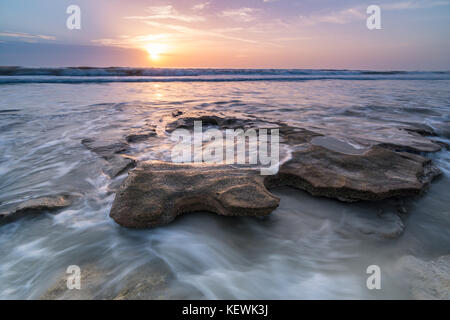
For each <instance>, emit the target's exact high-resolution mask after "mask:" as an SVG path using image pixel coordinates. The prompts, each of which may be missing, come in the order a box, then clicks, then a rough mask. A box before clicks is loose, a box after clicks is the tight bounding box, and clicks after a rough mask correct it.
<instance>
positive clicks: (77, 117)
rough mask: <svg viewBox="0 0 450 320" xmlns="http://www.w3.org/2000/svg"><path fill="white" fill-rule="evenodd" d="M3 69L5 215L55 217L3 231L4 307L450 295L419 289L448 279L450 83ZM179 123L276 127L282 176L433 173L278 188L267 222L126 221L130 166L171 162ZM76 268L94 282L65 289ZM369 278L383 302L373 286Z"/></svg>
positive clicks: (334, 75) (0, 109)
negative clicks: (121, 215) (313, 171)
mask: <svg viewBox="0 0 450 320" xmlns="http://www.w3.org/2000/svg"><path fill="white" fill-rule="evenodd" d="M0 69H1V72H0V74H1V76H0V96H1V97H2V99H0V146H1V150H2V152H1V153H0V212H6V211H8V210H11V208H14V207H15V206H17V205H20V204H23V203H24V202H26V201H29V200H32V199H40V198H43V197H47V198H46V200H45V201H46V202H45V204H46V205H47V209H49V208H51V209H52V211H50V210H46V209H44V210H35V211H39V212H33V214H26V215H23V216H20V217H18V218H17V219H16V218H15V217H14V219H11V221H4V222H5V223H2V225H0V242H1V243H2V246H1V248H0V298H1V299H80V298H83V299H197V298H198V299H420V298H448V292H449V291H448V286H447V287H445V286H446V285H448V282H446V281H442V282H440V283H439V284H438V285H437V287H434V286H435V285H436V284H434V283H432V281H431V282H430V281H426V279H427V276H428V277H430V278H433V279H434V278H436V274H438V275H439V277H443V278H442V279H448V274H446V273H445V270H447V269H445V268H446V266H448V258H445V257H446V256H447V257H448V255H449V254H450V232H449V230H450V206H449V197H448V190H449V186H450V177H449V173H450V162H449V159H450V154H449V151H448V145H449V143H450V108H449V105H450V74H449V73H448V72H368V71H348V70H297V69H292V70H236V69H220V70H219V69H206V70H203V69H130V68H122V69H117V68H116V69H107V68H105V69H101V68H97V69H89V68H87V69H82V68H78V69H76V68H75V69H70V68H53V69H41V70H39V72H37V71H36V70H33V69H26V68H22V69H21V68H16V69H14V68H12V69H11V68H10V69H8V70H7V69H5V68H3V69H2V68H0ZM183 119H184V120H183ZM187 119H191V120H192V121H191V122H192V123H193V121H194V119H196V120H202V119H203V123H204V125H205V129H208V128H213V129H218V130H221V131H224V130H225V129H226V128H231V127H232V126H233V125H234V123H237V125H236V127H237V126H239V127H241V126H242V127H244V128H245V126H246V125H247V124H248V123H251V125H256V126H258V124H259V123H264V125H267V124H269V127H271V128H275V127H277V128H278V127H279V128H281V129H280V131H281V136H280V137H281V143H280V154H279V161H280V166H281V168H283V166H282V165H283V164H286V163H289V161H291V162H292V161H293V159H294V160H295V159H296V158H295V156H293V155H295V154H296V153H295V152H306V151H305V150H311V149H308V148H311V146H313V147H315V148H322V149H323V150H325V151H324V152H325V154H326V155H328V154H329V153H330V152H333V154H334V153H337V154H341V155H346V156H349V157H350V156H351V157H354V158H357V159H359V157H360V156H361V155H363V154H366V153H367V152H368V151H370V150H372V148H374V147H375V148H377V147H379V148H383V152H392V157H395V156H396V155H397V154H398V153H405V154H407V156H406V157H410V158H411V159H414V161H419V159H426V161H430V162H429V165H430V166H431V165H432V166H433V168H434V167H435V168H436V170H439V173H440V174H439V175H438V174H436V176H434V175H433V177H432V178H433V179H431V178H430V179H429V180H430V181H426V183H425V181H424V183H423V185H422V184H421V185H420V186H419V187H418V188H417V190H416V189H414V190H413V192H411V193H407V192H406V193H405V194H401V193H395V192H392V194H388V196H384V195H383V196H379V194H381V192H380V193H379V194H378V195H376V196H373V195H372V194H371V195H370V196H366V193H364V192H360V193H352V192H350V193H335V192H334V193H333V192H319V191H317V189H315V188H308V187H303V188H301V187H297V188H294V187H292V184H291V185H287V184H283V183H279V181H278V182H277V183H273V186H271V187H270V188H268V189H270V190H268V191H267V192H270V195H269V196H270V197H273V198H271V199H272V200H273V199H279V202H277V203H276V206H275V204H272V203H269V204H268V205H267V206H268V207H270V212H266V211H264V214H251V215H253V216H250V217H245V216H227V214H228V211H227V212H225V213H227V214H225V215H224V214H214V213H212V212H206V210H184V211H186V212H184V211H183V210H180V212H179V213H178V212H177V214H176V215H175V216H174V217H173V219H172V220H170V223H169V222H168V221H165V220H164V221H163V222H164V223H163V222H161V223H160V221H158V225H151V227H152V228H143V229H130V228H127V227H126V226H123V225H121V224H120V223H116V221H115V220H114V219H113V218H112V217H111V216H110V214H111V211H112V207H113V202H114V201H115V198H116V193H117V192H118V190H122V189H119V188H121V185H123V183H124V181H125V180H126V179H127V177H128V175H129V172H130V170H133V168H134V167H136V166H139V164H140V163H143V162H145V161H163V162H165V163H171V151H172V148H173V146H174V144H175V142H174V141H172V140H171V138H170V137H171V131H170V130H169V129H168V128H172V129H176V128H181V127H182V128H185V129H186V130H191V129H192V128H191V127H190V125H191V123H190V122H188V120H187ZM211 119H215V120H214V121H211ZM230 119H235V120H234V121H235V122H232V121H231V120H230ZM206 120H208V121H206ZM226 121H228V122H226ZM224 123H225V124H224ZM283 128H290V129H291V128H296V129H301V130H303V131H302V136H301V139H300V138H298V135H295V134H294V135H292V134H291V131H288V130H285V131H283V130H282V129H283ZM283 132H284V134H285V135H284V136H283ZM286 132H288V133H286ZM305 132H308V135H305ZM305 137H306V138H305ZM292 141H294V142H292ZM121 143H123V144H121ZM105 146H106V147H107V148H105ZM111 146H113V148H112V147H111ZM322 149H320V150H322ZM327 152H328V153H327ZM318 154H319V155H320V154H321V153H318ZM317 157H319V156H317ZM392 157H390V156H389V157H388V158H390V159H391V158H392ZM314 159H316V158H314ZM323 159H324V158H323ZM351 159H353V158H351ZM408 159H409V158H408ZM319 160H320V157H319ZM311 161H312V160H311ZM314 161H315V160H314ZM399 161H402V160H401V159H400V158H399ZM411 161H412V160H411ZM420 161H422V160H420ZM423 161H425V160H423ZM319 162H320V161H319ZM369 162H370V158H369ZM330 163H331V160H330ZM400 163H402V162H400ZM424 163H425V162H424ZM427 163H428V162H427ZM200 165H202V164H200ZM205 167H206V164H205ZM330 167H331V164H330V165H328V166H327V168H330ZM134 170H136V169H134ZM236 170H237V169H236ZM321 170H322V169H317V171H318V172H321ZM330 170H331V169H330ZM333 170H334V171H333ZM333 170H331V171H330V172H332V173H331V174H334V172H336V170H335V169H333ZM374 170H377V167H376V166H374V167H373V168H372V169H370V171H368V172H369V173H368V174H371V173H372V172H374ZM389 170H392V172H391V175H390V177H392V176H393V175H394V174H397V173H398V171H395V170H394V168H393V167H385V168H384V171H389ZM233 172H234V171H233ZM232 174H234V173H232ZM408 174H409V172H408ZM386 176H389V174H387V175H386ZM408 177H409V176H408ZM301 178H304V177H303V176H302V177H301ZM258 179H259V178H258ZM305 179H306V178H305ZM258 181H259V180H258ZM258 183H259V182H258ZM265 183H266V186H267V184H268V183H267V181H266V182H265ZM200 184H201V182H200ZM381 184H383V183H381ZM166 186H167V185H166ZM164 187H165V186H164V185H157V186H156V188H158V190H159V189H162V188H164ZM408 187H409V185H408ZM367 188H368V187H367ZM335 189H339V188H337V187H336V188H335ZM406 189H407V188H406ZM419 189H420V190H419ZM422 189H423V190H422ZM258 190H259V189H258ZM408 190H409V189H408ZM206 191H207V190H206ZM206 191H204V190H203V191H202V192H205V193H206ZM214 191H216V190H215V189H214ZM219 191H220V192H221V190H219ZM363 191H365V190H363ZM416 191H417V192H416ZM419 191H420V192H419ZM263 192H264V193H265V192H266V190H263ZM408 192H409V191H408ZM374 194H375V193H374ZM55 197H59V198H55ZM55 199H56V200H55ZM357 200H362V201H357ZM35 207H39V206H38V205H36V204H35ZM193 207H195V206H193ZM212 209H214V208H212ZM188 211H189V212H188ZM191 211H195V212H191ZM208 211H211V210H208ZM212 211H214V210H212ZM244 211H245V210H244ZM223 212H224V211H223ZM223 212H222V213H223ZM233 212H236V211H233ZM255 212H256V211H255ZM261 212H262V211H261ZM181 213H183V214H181ZM230 215H231V214H230ZM239 215H243V214H241V211H239ZM249 215H250V214H249ZM149 226H150V225H149ZM443 257H444V258H443ZM430 264H432V265H433V266H435V268H434V269H433V268H431V269H432V270H431V271H430V268H429V266H430ZM70 265H77V266H79V267H80V268H81V270H82V271H83V270H84V271H85V272H84V273H83V277H85V278H82V283H83V279H84V280H86V279H87V280H88V281H87V283H89V285H88V286H86V287H83V289H82V290H77V291H76V292H75V291H67V290H63V289H62V288H65V281H64V277H65V275H66V269H67V267H68V266H70ZM371 265H377V266H379V267H380V269H381V271H382V280H381V286H382V290H368V289H367V286H366V279H367V277H368V274H367V272H366V271H367V268H368V266H371ZM436 266H444V267H442V269H440V268H438V267H436ZM442 270H444V271H442ZM433 272H434V273H435V274H433ZM430 273H431V274H430ZM417 274H420V275H421V276H420V277H421V278H420V279H421V280H420V281H419V280H418V276H417ZM446 277H447V278H446ZM424 279H425V280H424ZM445 288H447V289H445ZM430 292H432V293H433V294H434V296H433V294H431V293H430Z"/></svg>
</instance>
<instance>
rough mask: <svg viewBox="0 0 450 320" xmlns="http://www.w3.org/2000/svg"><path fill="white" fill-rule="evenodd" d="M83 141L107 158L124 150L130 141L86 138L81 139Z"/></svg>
mask: <svg viewBox="0 0 450 320" xmlns="http://www.w3.org/2000/svg"><path fill="white" fill-rule="evenodd" d="M81 143H82V144H83V145H84V146H85V147H86V148H88V149H89V150H91V151H92V152H95V153H97V154H98V155H100V156H101V157H103V158H105V159H107V158H108V157H111V156H112V155H114V154H117V153H121V152H124V151H126V150H127V149H128V147H129V146H128V143H126V142H125V141H111V140H96V139H91V138H86V139H83V140H81Z"/></svg>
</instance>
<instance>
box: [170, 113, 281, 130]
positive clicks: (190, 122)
mask: <svg viewBox="0 0 450 320" xmlns="http://www.w3.org/2000/svg"><path fill="white" fill-rule="evenodd" d="M195 121H201V122H202V125H203V126H215V127H218V128H219V129H249V128H266V127H267V126H272V127H277V125H276V124H275V123H271V122H268V121H263V120H259V119H250V118H239V119H238V118H233V117H220V116H216V115H210V114H202V115H197V116H192V117H182V118H178V119H177V120H175V121H173V122H170V123H168V124H167V125H166V131H167V132H173V131H174V130H176V129H193V128H194V122H195Z"/></svg>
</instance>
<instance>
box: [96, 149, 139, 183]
mask: <svg viewBox="0 0 450 320" xmlns="http://www.w3.org/2000/svg"><path fill="white" fill-rule="evenodd" d="M107 161H108V165H107V166H106V167H105V168H104V169H103V171H104V172H105V173H106V174H107V175H108V176H110V177H111V178H115V177H117V176H119V175H121V174H122V173H124V172H125V171H128V170H129V169H131V168H134V167H135V166H136V160H135V159H133V158H131V157H128V156H122V155H113V156H111V157H108V159H107Z"/></svg>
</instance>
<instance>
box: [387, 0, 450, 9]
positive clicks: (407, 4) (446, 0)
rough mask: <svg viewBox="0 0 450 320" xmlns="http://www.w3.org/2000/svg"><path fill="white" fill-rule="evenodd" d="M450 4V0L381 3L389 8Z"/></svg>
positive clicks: (430, 6)
mask: <svg viewBox="0 0 450 320" xmlns="http://www.w3.org/2000/svg"><path fill="white" fill-rule="evenodd" d="M448 5H450V1H449V0H436V1H433V0H416V1H402V2H394V3H387V4H383V5H381V7H382V8H383V9H387V10H407V9H425V8H433V7H440V6H448Z"/></svg>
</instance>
